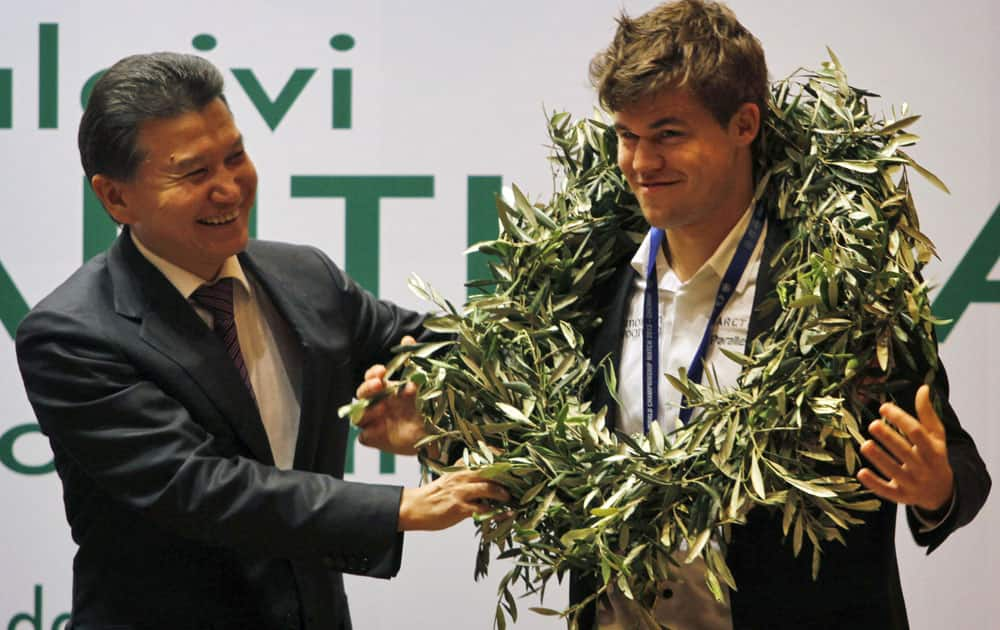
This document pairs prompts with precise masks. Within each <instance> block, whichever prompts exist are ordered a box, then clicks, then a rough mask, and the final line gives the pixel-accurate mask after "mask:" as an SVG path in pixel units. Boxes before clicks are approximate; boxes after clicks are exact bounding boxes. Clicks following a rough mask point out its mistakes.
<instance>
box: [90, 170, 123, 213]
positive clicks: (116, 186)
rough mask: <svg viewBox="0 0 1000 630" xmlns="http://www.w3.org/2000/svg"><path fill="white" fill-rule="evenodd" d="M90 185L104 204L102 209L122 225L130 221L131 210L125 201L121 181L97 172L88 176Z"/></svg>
mask: <svg viewBox="0 0 1000 630" xmlns="http://www.w3.org/2000/svg"><path fill="white" fill-rule="evenodd" d="M90 185H91V187H93V189H94V194H95V195H97V198H98V199H100V200H101V204H103V205H104V209H105V210H107V211H108V214H110V215H111V218H112V219H114V220H115V222H116V223H119V224H123V225H127V224H129V223H132V212H131V209H130V208H129V207H128V203H126V201H125V197H126V195H125V190H124V186H123V185H122V183H121V182H119V181H118V180H115V179H112V178H110V177H108V176H107V175H100V174H98V175H94V176H93V177H91V178H90Z"/></svg>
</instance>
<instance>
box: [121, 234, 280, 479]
mask: <svg viewBox="0 0 1000 630" xmlns="http://www.w3.org/2000/svg"><path fill="white" fill-rule="evenodd" d="M108 258H109V262H108V265H109V268H110V271H111V275H112V282H113V284H114V291H115V308H116V310H117V312H118V313H119V314H120V315H122V316H123V317H127V318H130V319H139V320H140V321H141V325H140V331H139V335H140V337H142V339H143V340H144V341H145V342H146V343H147V344H149V345H150V346H151V347H152V348H154V349H156V350H157V351H158V352H160V353H161V354H163V355H164V356H165V357H167V358H169V359H170V360H171V361H173V362H175V363H176V364H177V365H179V366H180V367H181V368H183V369H184V371H185V372H187V374H188V375H189V376H190V377H191V379H192V381H193V382H194V384H195V385H196V386H197V387H199V388H200V389H201V390H202V391H203V392H204V394H205V396H206V397H207V398H208V399H209V400H211V401H212V403H213V404H214V405H215V406H216V407H217V408H218V410H219V412H220V413H221V414H222V415H223V417H225V418H226V419H227V420H228V421H229V422H230V424H231V425H232V426H233V429H234V431H235V432H236V434H237V435H239V436H240V438H241V439H242V440H243V441H244V443H246V445H247V447H248V448H249V449H250V452H251V453H253V455H254V456H255V457H256V458H257V459H258V460H260V461H262V462H264V463H268V464H271V463H273V457H272V454H271V447H270V444H269V442H268V439H267V433H266V432H265V431H264V425H263V423H262V422H261V419H260V414H259V412H258V411H257V406H256V405H255V404H254V402H253V399H252V398H251V397H250V393H249V392H248V391H247V389H246V386H245V385H244V384H243V381H242V380H241V379H240V376H239V373H238V372H237V371H236V369H235V368H234V366H233V362H232V359H230V358H229V355H228V354H227V353H226V350H225V348H224V347H223V345H222V343H221V342H220V341H219V339H218V338H217V337H215V335H214V333H212V331H211V330H209V328H208V327H207V326H205V323H204V322H203V321H202V320H201V319H200V318H199V317H198V315H197V313H195V311H194V309H193V308H191V305H190V304H188V302H187V301H186V300H185V299H184V298H183V297H182V296H181V294H180V293H179V292H178V291H177V289H176V288H175V287H174V286H173V285H172V284H170V282H169V281H168V280H167V279H166V278H165V277H164V276H163V274H161V273H160V272H159V270H157V269H156V267H154V266H153V265H152V264H151V263H150V262H149V261H147V260H146V259H145V257H143V256H142V254H140V253H139V251H138V250H137V249H136V248H135V245H133V243H132V240H131V238H129V236H128V233H127V230H126V231H123V232H122V234H121V235H120V236H119V237H118V240H117V241H116V242H115V244H114V245H113V246H112V248H111V250H110V252H109V257H108Z"/></svg>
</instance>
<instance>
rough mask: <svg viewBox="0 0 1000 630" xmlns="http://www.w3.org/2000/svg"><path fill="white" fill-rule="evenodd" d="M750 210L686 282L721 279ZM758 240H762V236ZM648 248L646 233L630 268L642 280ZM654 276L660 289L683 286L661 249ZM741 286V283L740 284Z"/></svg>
mask: <svg viewBox="0 0 1000 630" xmlns="http://www.w3.org/2000/svg"><path fill="white" fill-rule="evenodd" d="M752 209H753V206H752V205H751V206H750V207H748V208H747V209H746V210H744V211H743V215H742V216H741V217H740V220H739V221H737V222H736V225H734V226H733V227H732V229H730V230H729V233H728V234H726V238H724V239H722V242H721V243H719V246H718V247H717V248H716V249H715V251H714V252H713V253H712V255H711V256H710V257H709V258H708V260H707V261H705V264H703V265H702V266H701V268H700V269H698V271H696V272H695V274H694V275H693V276H691V278H690V279H689V280H688V282H691V281H693V280H694V279H695V278H701V277H703V276H704V275H705V274H707V273H708V274H712V275H714V276H715V277H716V279H718V280H721V279H722V276H724V275H725V273H726V269H727V268H728V267H729V262H730V261H731V260H732V259H733V255H734V254H735V253H736V247H737V246H738V245H739V244H740V239H741V238H742V237H743V233H744V232H746V229H747V226H748V225H750V217H751V215H752V214H753V213H752V212H751V210H752ZM760 238H761V239H763V234H762V235H761V237H760ZM649 246H650V236H649V232H646V236H644V237H643V239H642V243H641V244H640V245H639V249H638V251H636V252H635V255H634V256H632V261H631V264H632V268H633V269H635V270H636V272H637V273H638V274H639V276H640V277H643V278H645V276H646V263H647V262H648V261H649ZM744 275H746V274H744ZM656 276H657V278H659V282H658V284H659V287H660V289H664V290H667V291H676V290H677V289H679V288H680V287H681V285H683V284H684V283H683V282H681V281H680V279H679V278H678V277H677V274H675V273H674V270H673V269H672V268H671V267H670V263H669V262H668V261H667V257H666V256H665V255H664V254H663V250H662V248H661V249H660V251H659V252H657V253H656ZM741 284H743V283H742V282H741Z"/></svg>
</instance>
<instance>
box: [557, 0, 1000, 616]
mask: <svg viewBox="0 0 1000 630" xmlns="http://www.w3.org/2000/svg"><path fill="white" fill-rule="evenodd" d="M590 71H591V78H592V81H593V82H594V84H595V86H596V87H597V90H598V94H599V96H600V100H601V103H602V104H603V105H604V106H605V107H606V108H607V109H608V110H609V111H611V112H612V113H613V119H614V127H615V129H616V131H617V135H618V165H619V166H620V168H621V170H622V173H623V174H624V176H625V178H626V180H627V181H628V184H629V187H630V188H631V190H632V192H633V193H634V194H635V196H636V198H637V199H638V202H639V205H640V206H641V208H642V213H643V216H644V217H645V218H646V220H647V222H648V223H649V224H650V226H651V227H652V229H651V230H650V233H649V234H647V236H646V238H645V239H644V240H643V241H642V244H641V245H640V246H639V248H638V250H637V251H636V253H635V256H634V258H633V259H632V260H631V261H630V264H626V265H625V266H624V267H623V268H622V269H620V270H619V273H617V274H616V276H615V278H614V281H613V282H612V286H611V288H610V296H609V303H610V304H612V306H611V308H610V309H609V312H608V313H607V314H606V316H605V318H604V322H605V323H604V324H603V327H602V328H601V329H600V331H599V332H598V334H597V337H596V338H595V341H594V344H593V355H594V356H595V357H598V358H599V357H603V356H606V355H610V356H611V357H612V359H613V362H614V366H615V368H616V370H617V372H618V374H619V379H618V383H619V384H618V391H617V397H618V400H620V401H621V404H620V405H619V404H618V403H616V402H614V401H613V400H612V397H611V396H610V394H609V392H607V391H603V392H600V391H599V392H598V394H597V400H596V402H597V403H598V404H597V406H598V407H600V406H604V405H607V407H608V410H609V413H608V423H609V425H610V426H611V427H613V428H614V429H616V430H619V431H623V432H625V433H629V434H632V433H638V432H640V431H645V430H647V429H648V425H649V423H651V422H658V423H660V425H661V427H663V429H664V432H668V431H670V430H672V429H674V428H676V427H677V426H679V423H681V422H684V421H686V419H687V416H686V415H685V414H686V413H689V411H688V410H683V411H681V406H682V399H681V395H680V393H678V392H677V391H676V390H674V389H673V388H671V387H670V386H669V384H668V382H667V381H666V380H665V379H663V378H657V379H655V381H653V380H651V379H647V382H651V383H653V385H652V386H651V387H647V386H645V385H644V384H643V383H644V381H643V376H644V374H643V373H644V372H647V373H648V374H655V375H659V374H663V373H664V372H666V373H669V374H677V373H678V371H679V370H681V369H687V370H688V373H689V374H692V372H693V371H695V370H696V365H695V364H696V363H698V364H701V363H702V361H704V365H705V371H706V372H707V371H708V370H712V372H713V373H714V374H715V375H716V377H717V380H718V384H719V385H720V387H723V388H726V387H733V386H735V385H736V379H737V376H738V375H739V371H740V366H739V365H738V364H736V363H735V362H734V361H732V360H731V359H729V358H728V357H726V356H725V355H724V354H723V353H722V352H721V350H722V349H727V350H731V351H734V352H736V353H743V352H745V351H746V348H747V347H748V344H747V342H748V340H751V339H753V338H755V337H756V336H758V335H759V334H760V333H761V332H763V331H765V330H767V329H768V328H769V327H770V326H771V325H772V324H773V322H774V318H775V317H776V316H777V313H776V312H773V313H772V314H771V315H770V317H768V316H765V315H762V314H761V312H760V310H759V309H758V308H757V307H758V306H759V304H760V303H761V301H762V299H763V298H764V297H765V296H767V295H768V294H770V293H771V292H772V289H773V288H774V286H773V279H772V278H771V274H770V273H769V271H770V269H769V261H770V260H771V259H772V256H773V254H774V253H775V252H776V251H777V249H778V247H779V246H780V245H781V244H782V243H783V242H784V240H787V235H786V234H784V233H783V230H782V228H781V225H780V224H778V223H777V222H775V221H767V219H766V216H767V215H768V214H769V211H771V210H772V209H770V208H755V207H752V206H751V203H752V199H753V196H754V189H755V185H756V182H755V177H754V162H755V160H754V157H755V151H756V150H757V148H758V145H759V143H760V141H761V139H760V135H761V130H762V118H763V117H764V116H766V115H767V98H768V80H767V68H766V63H765V60H764V52H763V50H762V48H761V45H760V43H759V41H758V40H757V39H756V38H755V37H754V36H753V35H752V34H751V33H750V32H749V31H747V30H746V28H744V27H743V26H742V25H741V24H740V23H739V21H738V20H737V19H736V17H735V15H734V14H733V13H732V11H731V10H730V9H728V8H727V7H725V6H724V5H721V4H717V3H712V2H702V1H700V0H682V1H680V2H675V3H670V4H664V5H661V6H659V7H657V8H655V9H653V10H651V11H649V12H648V13H646V14H645V15H642V16H640V17H638V18H635V19H632V18H629V17H627V16H623V17H622V18H621V19H620V20H619V26H618V30H617V33H616V34H615V37H614V40H613V41H612V43H611V45H610V46H609V47H608V49H607V50H606V51H604V52H603V53H601V54H599V55H598V56H597V57H596V58H595V59H594V60H593V62H592V63H591V69H590ZM655 243H659V245H657V244H655ZM647 285H649V286H650V289H649V290H648V291H647ZM716 305H718V306H716ZM720 307H721V308H720ZM703 337H704V338H705V339H707V343H705V342H702V339H703ZM699 346H702V347H701V349H700V350H701V351H700V352H699ZM644 349H645V354H644ZM692 357H695V359H694V361H692ZM698 367H700V365H699V366H698ZM892 379H893V380H895V379H901V380H904V381H905V382H907V383H910V385H909V386H908V389H906V390H904V391H903V392H902V393H900V394H899V395H898V397H897V399H898V400H900V401H913V404H912V406H906V407H905V408H900V407H898V406H896V405H894V404H891V403H887V404H884V405H882V406H881V408H879V409H878V410H875V409H872V415H873V416H874V415H875V414H876V411H877V413H878V414H880V415H881V416H882V419H878V420H875V421H874V422H872V423H871V424H870V426H869V427H868V435H866V437H867V438H868V440H867V441H866V443H865V444H864V445H863V447H862V449H861V452H862V454H863V455H864V456H865V457H866V458H867V459H868V461H869V462H870V464H871V465H872V468H865V469H863V470H861V471H860V472H859V473H858V475H857V478H858V480H859V481H860V482H861V483H862V484H864V486H865V487H867V488H868V489H869V490H871V491H872V492H873V493H874V494H876V495H877V496H879V497H881V498H883V499H885V501H884V503H883V504H882V507H881V509H880V510H878V511H877V512H872V513H868V514H866V515H865V516H866V518H865V521H866V522H865V524H864V525H859V526H856V527H853V528H851V529H850V530H848V531H847V533H846V541H847V544H846V545H845V546H841V545H829V546H827V547H825V548H824V555H823V561H822V568H821V570H820V572H819V576H818V579H817V580H815V581H814V580H813V579H812V577H811V563H810V558H809V554H802V555H801V556H800V557H798V558H795V557H794V556H793V554H792V549H791V543H790V541H789V540H787V539H785V538H784V537H783V536H782V528H781V515H780V514H777V515H775V514H774V513H772V512H767V511H764V510H755V511H752V512H751V513H750V516H749V518H748V522H747V523H746V525H745V526H742V527H735V528H733V540H732V542H731V544H730V545H729V547H728V550H727V557H726V560H727V563H728V565H729V567H730V569H731V570H732V573H733V575H734V577H735V580H736V583H737V584H738V585H739V590H738V591H734V592H731V593H729V597H728V601H726V602H724V603H719V602H716V601H715V599H714V597H713V596H712V594H711V593H710V592H709V590H708V588H707V586H706V585H705V581H704V579H703V575H704V564H703V563H702V562H701V561H700V560H699V561H697V562H695V563H693V564H691V565H683V564H681V565H680V569H679V570H680V572H681V573H680V574H679V575H680V576H681V577H680V579H678V580H677V582H672V583H670V584H664V585H662V591H661V596H660V597H659V598H658V600H657V601H656V603H655V605H654V608H653V611H652V612H653V615H654V617H655V618H656V620H657V621H658V622H659V623H661V624H665V625H666V626H667V627H669V628H672V629H688V628H699V629H701V628H704V629H709V628H711V629H723V628H726V629H728V628H778V627H781V628H785V627H787V628H817V627H831V628H905V627H907V619H906V610H905V607H904V603H903V595H902V590H901V588H900V581H899V574H898V568H897V565H896V553H895V548H894V531H895V520H896V503H900V504H903V505H906V506H907V509H906V513H907V521H908V524H909V526H910V529H911V531H912V532H913V535H914V537H915V538H916V541H917V543H918V544H920V545H923V546H927V547H929V549H931V550H933V549H934V548H935V547H937V546H938V545H940V544H941V543H942V542H943V541H944V539H945V538H947V536H948V535H949V534H950V533H951V532H952V531H954V530H955V529H956V528H958V527H960V526H962V525H964V524H966V523H968V522H969V521H970V520H971V519H972V518H973V516H974V515H975V514H976V513H977V512H978V510H979V509H980V507H981V506H982V504H983V502H984V501H985V499H986V495H987V493H988V491H989V483H990V482H989V476H988V474H987V473H986V470H985V466H984V464H983V462H982V460H981V458H980V457H979V454H978V453H977V451H976V447H975V445H974V443H973V441H972V439H971V437H970V436H969V435H968V434H967V433H966V432H965V431H964V430H962V428H961V427H960V426H959V423H958V419H957V418H956V416H955V413H954V411H953V410H952V408H951V406H950V405H949V404H948V400H947V396H948V385H947V380H946V377H945V375H944V372H943V370H941V371H939V372H938V376H937V379H936V380H935V381H934V383H933V384H932V386H931V387H928V386H926V385H924V386H921V387H919V389H918V385H919V384H920V379H921V376H920V375H919V374H916V373H907V372H900V373H896V374H893V375H892ZM657 383H658V387H657ZM931 398H934V399H935V400H937V401H938V402H939V403H940V409H941V410H942V413H941V415H940V417H939V416H938V414H937V413H935V411H934V408H933V407H932V405H931V402H930V399H931ZM679 411H680V413H679ZM884 419H887V420H889V421H890V422H891V423H892V424H894V425H895V426H896V427H898V429H899V432H897V431H895V430H894V429H892V428H891V426H890V425H889V424H887V423H886V422H885V421H884ZM594 590H595V589H594V587H593V585H588V584H587V583H585V582H583V581H581V580H574V581H573V582H572V584H571V599H572V600H573V601H574V602H579V601H582V600H583V599H584V598H585V597H586V596H587V595H588V594H589V593H593V592H594ZM635 605H636V604H635V603H634V602H633V601H632V600H630V599H627V598H626V597H624V596H623V595H620V594H618V593H616V592H613V593H612V596H611V597H610V598H603V599H602V600H601V601H600V602H599V603H598V605H597V607H596V611H595V610H594V608H593V607H591V608H589V609H587V610H586V611H585V613H584V614H583V616H582V617H581V618H580V627H581V628H591V627H598V628H602V629H603V628H632V627H637V625H638V624H637V622H635V621H632V616H631V615H630V610H629V608H630V606H635ZM595 613H596V614H595Z"/></svg>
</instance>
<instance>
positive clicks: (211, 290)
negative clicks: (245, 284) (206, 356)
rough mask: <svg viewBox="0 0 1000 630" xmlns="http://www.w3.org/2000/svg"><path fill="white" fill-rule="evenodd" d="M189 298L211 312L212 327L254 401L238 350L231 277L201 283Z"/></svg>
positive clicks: (248, 378) (238, 343)
mask: <svg viewBox="0 0 1000 630" xmlns="http://www.w3.org/2000/svg"><path fill="white" fill-rule="evenodd" d="M191 299H192V300H193V301H194V302H195V303H196V304H198V305H199V306H201V307H203V308H204V309H206V310H207V311H208V312H209V313H211V314H212V320H213V325H212V328H213V329H214V330H215V334H216V335H218V337H219V339H221V340H222V343H223V344H224V345H225V347H226V352H227V353H229V358H230V359H232V360H233V365H235V366H236V369H237V370H238V371H239V373H240V378H241V379H243V384H244V385H246V387H247V389H248V390H249V391H250V397H251V398H253V399H254V401H255V402H256V400H257V397H256V396H255V395H254V391H253V384H251V382H250V372H249V371H248V370H247V365H246V362H245V361H244V360H243V352H242V351H241V350H240V340H239V337H238V336H237V331H236V318H235V316H234V315H233V279H232V278H223V279H222V280H219V281H218V282H216V283H215V284H203V285H201V286H200V287H198V288H197V289H196V290H195V292H194V293H192V294H191Z"/></svg>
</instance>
